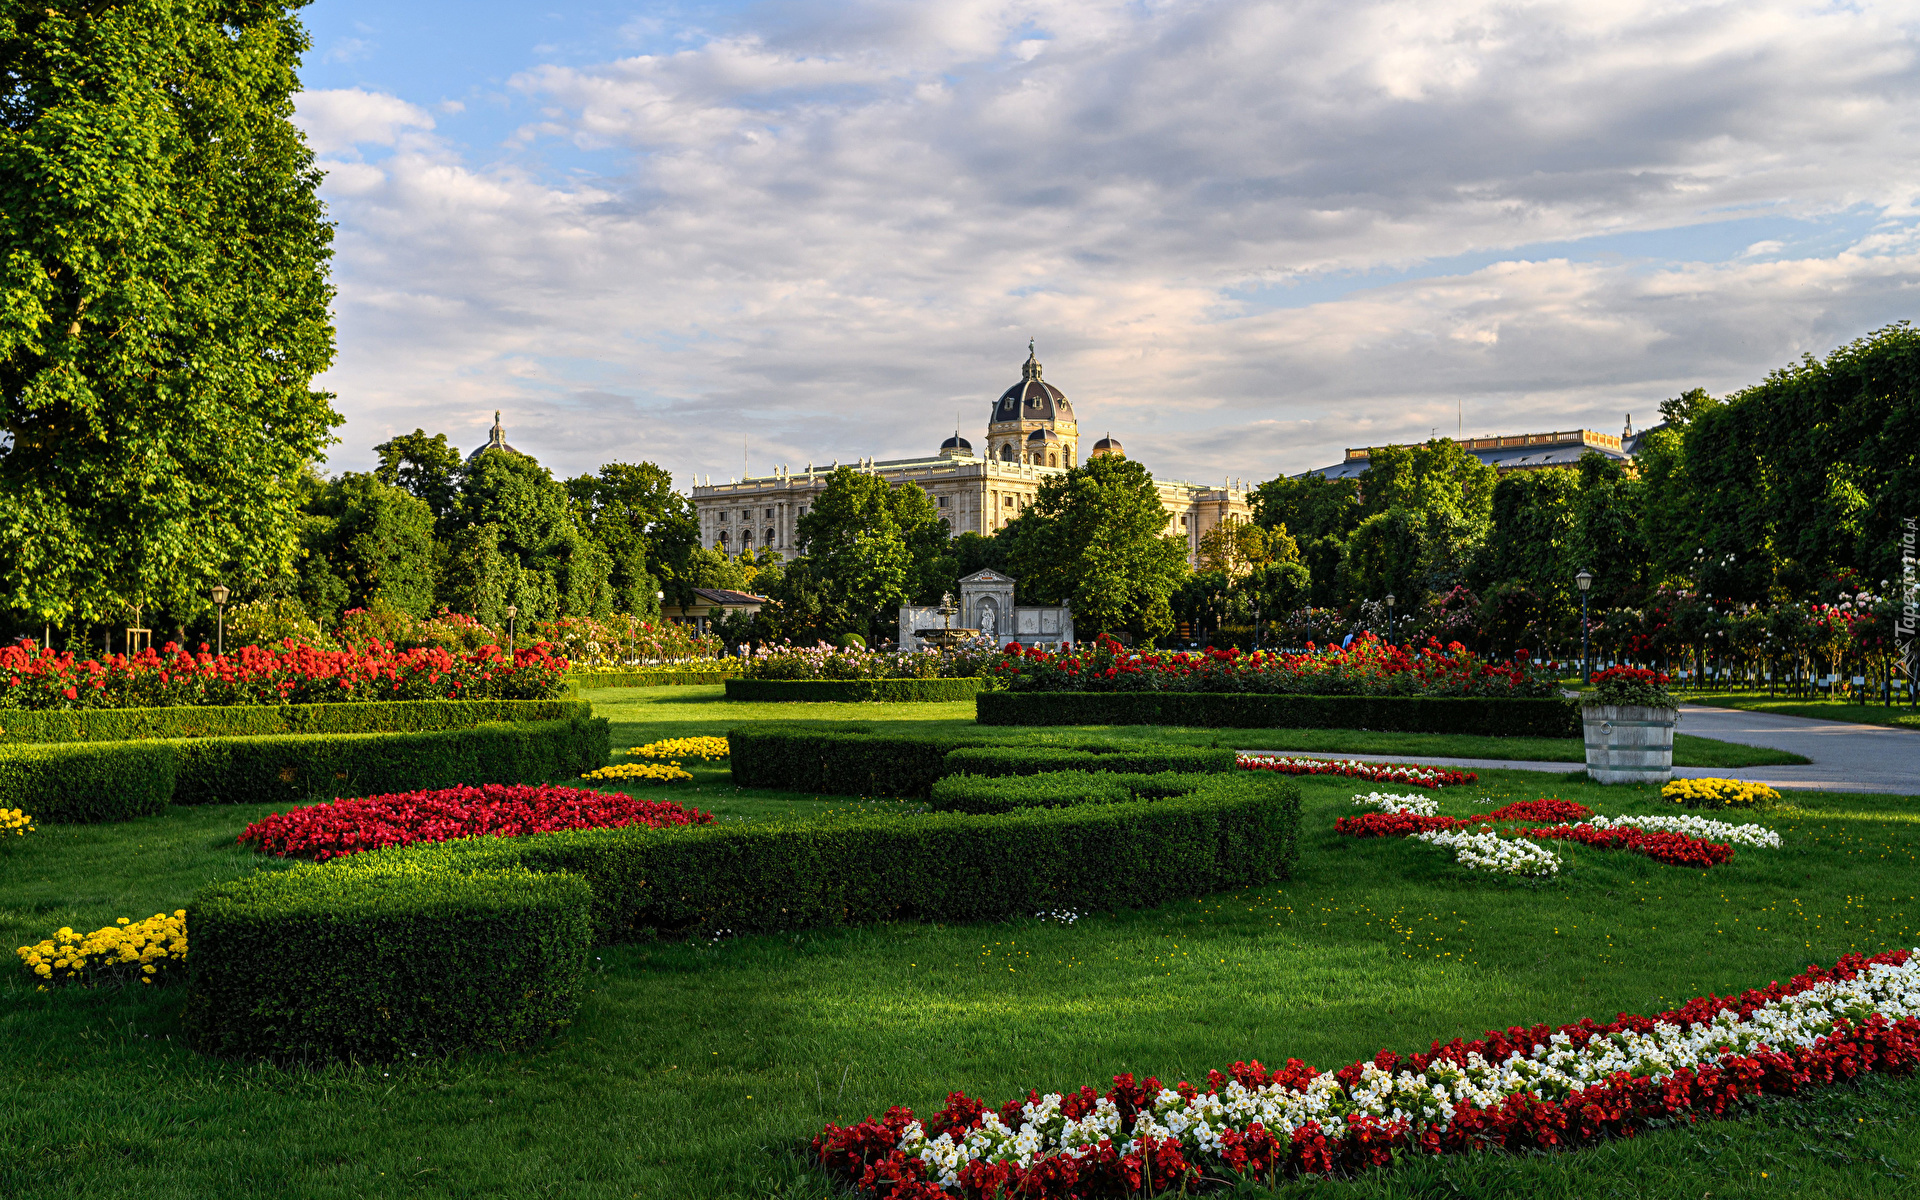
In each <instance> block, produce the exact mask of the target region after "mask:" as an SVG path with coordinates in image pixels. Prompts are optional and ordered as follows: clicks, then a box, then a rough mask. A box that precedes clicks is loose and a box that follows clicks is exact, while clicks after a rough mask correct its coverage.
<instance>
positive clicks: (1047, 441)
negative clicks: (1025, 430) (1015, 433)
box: [1027, 429, 1061, 446]
mask: <svg viewBox="0 0 1920 1200" xmlns="http://www.w3.org/2000/svg"><path fill="white" fill-rule="evenodd" d="M1060 441H1061V438H1060V435H1059V434H1057V433H1055V432H1054V431H1053V430H1051V429H1036V430H1034V431H1033V432H1032V433H1030V434H1028V435H1027V445H1029V446H1048V445H1050V446H1058V445H1059V444H1060Z"/></svg>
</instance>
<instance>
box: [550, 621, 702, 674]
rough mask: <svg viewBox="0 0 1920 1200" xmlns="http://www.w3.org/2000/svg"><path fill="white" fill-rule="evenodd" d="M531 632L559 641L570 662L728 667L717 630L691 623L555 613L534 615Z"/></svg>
mask: <svg viewBox="0 0 1920 1200" xmlns="http://www.w3.org/2000/svg"><path fill="white" fill-rule="evenodd" d="M532 629H533V634H534V636H535V637H537V638H539V639H541V640H542V641H547V642H551V643H553V644H554V645H555V646H557V647H559V653H562V654H564V655H566V657H567V658H568V659H570V660H571V661H573V662H574V663H576V664H582V665H589V666H592V667H595V668H598V669H601V670H609V669H612V670H619V669H622V668H631V667H636V666H670V667H671V669H672V670H674V671H676V672H685V671H713V672H715V673H716V674H718V673H720V672H722V671H726V672H729V673H730V672H731V670H732V668H733V666H734V662H733V660H732V659H724V660H723V659H721V658H720V654H721V652H722V651H724V650H725V649H726V644H725V643H724V642H723V641H722V640H721V639H720V636H719V635H718V634H712V633H699V632H697V631H696V630H695V629H694V627H693V626H691V625H681V624H677V623H675V622H673V621H667V620H661V619H658V618H655V619H652V620H649V619H646V618H643V617H635V616H629V615H626V614H622V613H614V614H613V615H612V616H609V617H561V618H559V619H558V620H553V621H536V622H534V623H533V626H532Z"/></svg>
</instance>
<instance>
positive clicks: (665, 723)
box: [582, 686, 1809, 767]
mask: <svg viewBox="0 0 1920 1200" xmlns="http://www.w3.org/2000/svg"><path fill="white" fill-rule="evenodd" d="M582 695H583V698H584V699H587V700H591V701H593V711H594V712H595V713H596V714H598V715H600V716H603V717H607V718H609V719H610V720H611V721H612V722H613V735H614V744H615V745H620V744H623V743H624V744H626V745H635V746H637V745H642V744H644V743H646V742H650V741H655V740H658V739H660V738H668V737H690V736H693V735H696V734H714V735H724V734H725V733H726V732H727V730H729V729H731V728H733V727H734V726H736V725H741V724H746V723H748V722H751V721H822V722H833V721H875V722H878V721H910V722H913V723H914V725H915V726H916V727H917V728H921V729H940V730H947V731H950V732H955V733H978V732H980V727H979V726H977V725H975V724H974V721H973V701H971V700H962V701H954V702H950V703H942V704H773V703H749V702H744V701H730V700H727V699H726V698H725V692H724V689H723V688H720V687H701V686H695V687H672V688H601V689H589V690H588V691H586V692H584V693H583V694H582ZM1006 732H1007V734H1008V736H1021V735H1026V734H1029V733H1031V732H1032V730H1026V729H1009V730H1007V731H1006ZM1049 732H1051V733H1060V734H1067V733H1098V734H1102V735H1104V736H1108V737H1125V738H1144V739H1149V740H1159V741H1170V742H1180V743H1184V744H1187V745H1195V746H1213V745H1230V746H1233V747H1235V748H1237V749H1241V750H1310V751H1317V752H1321V753H1329V754H1335V753H1338V754H1362V755H1365V754H1418V755H1427V756H1430V757H1434V758H1493V759H1504V760H1507V761H1510V762H1564V763H1583V762H1585V761H1586V759H1587V755H1586V749H1585V747H1584V746H1583V745H1582V743H1581V740H1580V739H1579V738H1531V737H1470V736H1462V735H1458V734H1441V733H1378V732H1374V731H1370V730H1365V729H1199V728H1182V727H1179V726H1162V725H1080V726H1050V727H1049ZM1673 761H1674V765H1675V766H1681V767H1757V766H1780V765H1784V764H1789V763H1804V762H1807V761H1809V760H1808V759H1806V758H1804V757H1802V756H1801V755H1798V754H1789V753H1787V752H1786V751H1784V750H1769V749H1766V748H1765V747H1761V746H1743V745H1740V744H1739V743H1737V742H1721V741H1715V740H1714V739H1712V738H1703V737H1692V736H1689V735H1687V734H1675V735H1674V740H1673Z"/></svg>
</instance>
